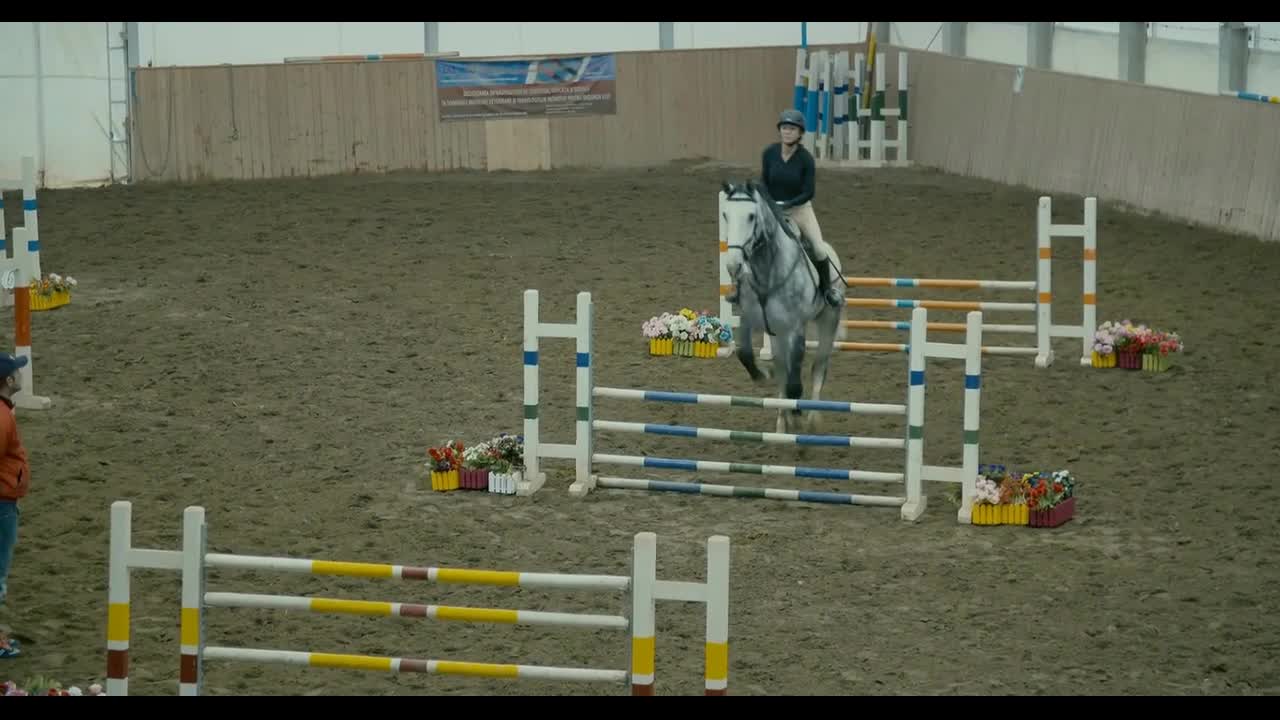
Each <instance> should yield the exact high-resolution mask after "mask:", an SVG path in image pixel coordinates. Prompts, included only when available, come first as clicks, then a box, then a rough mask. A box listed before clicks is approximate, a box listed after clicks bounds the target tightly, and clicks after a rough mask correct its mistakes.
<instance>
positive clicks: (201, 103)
mask: <svg viewBox="0 0 1280 720" xmlns="http://www.w3.org/2000/svg"><path fill="white" fill-rule="evenodd" d="M838 49H853V50H861V49H862V47H861V45H857V44H853V45H848V46H840V48H838ZM885 50H886V52H888V53H890V58H889V60H890V62H889V63H888V64H887V65H888V67H887V70H889V72H888V73H887V76H888V77H889V79H890V82H891V83H892V82H893V81H894V80H895V79H896V77H897V74H896V71H895V68H896V49H895V48H891V47H890V48H885ZM434 68H435V65H434V63H433V62H431V61H402V62H381V63H341V64H336V63H335V64H315V65H303V64H298V65H263V66H221V67H193V68H148V69H142V70H139V72H138V82H137V105H136V108H135V113H134V121H135V125H134V129H133V130H134V143H133V149H134V150H133V152H134V155H133V169H134V175H135V177H136V178H137V179H138V180H139V181H144V182H145V181H148V180H161V181H173V180H179V181H188V180H199V179H227V178H230V179H252V178H274V177H294V176H314V175H326V174H334V173H355V172H368V173H379V172H386V171H393V170H410V169H412V170H422V171H447V170H457V169H470V170H547V169H555V168H566V167H636V166H643V165H660V164H664V163H667V162H670V161H673V160H685V159H709V160H717V161H724V162H735V163H736V162H745V163H754V162H756V160H757V158H758V153H759V152H760V148H761V147H762V146H763V145H764V144H765V143H767V142H769V141H770V140H771V139H773V138H774V137H776V135H775V131H774V118H775V117H776V114H777V113H778V111H779V110H781V109H782V108H784V107H787V106H789V105H790V104H791V102H792V100H791V95H792V89H791V87H792V83H793V81H794V72H795V48H790V47H777V48H734V49H723V50H680V51H666V52H637V53H619V54H618V55H617V70H618V80H617V114H616V115H610V116H586V117H574V118H555V119H545V118H544V119H528V120H492V121H484V120H476V121H458V122H450V123H440V122H439V121H438V120H437V109H436V107H437V101H436V94H435V73H434ZM1015 71H1016V68H1014V67H1012V66H1009V65H1002V64H998V63H991V62H984V61H980V60H972V59H967V58H955V57H950V56H946V55H941V54H938V53H930V52H923V51H911V53H910V83H911V115H910V120H911V131H910V132H911V139H910V140H911V142H910V144H911V155H912V160H913V161H914V162H915V163H916V164H917V165H921V166H926V167H934V168H939V169H942V170H945V171H948V172H952V173H957V174H961V175H971V176H977V177H982V178H986V179H990V180H994V181H998V182H1002V183H1010V184H1020V185H1026V186H1029V187H1032V188H1035V189H1037V190H1039V191H1042V192H1050V193H1072V194H1076V195H1096V196H1098V197H1099V198H1100V199H1102V200H1103V201H1104V202H1118V203H1123V204H1127V205H1130V206H1132V207H1135V208H1139V209H1144V210H1149V211H1155V212H1160V213H1164V214H1167V215H1169V216H1171V217H1176V218H1182V219H1185V220H1189V221H1192V222H1198V223H1203V224H1205V225H1209V226H1214V227H1225V228H1228V229H1232V230H1236V231H1240V232H1243V233H1247V234H1250V235H1254V236H1257V237H1261V238H1265V239H1270V240H1280V107H1276V106H1274V105H1264V104H1261V103H1248V102H1244V101H1241V100H1236V99H1234V98H1222V97H1216V96H1211V95H1201V94H1195V93H1188V92H1182V91H1178V90H1168V89H1164V88H1156V87H1150V86H1145V85H1134V84H1131V83H1124V82H1118V81H1113V80H1103V79H1099V78H1090V77H1082V76H1075V75H1065V74H1061V73H1055V72H1051V71H1042V70H1032V69H1027V70H1026V71H1025V79H1024V82H1023V84H1022V88H1021V91H1020V92H1014V88H1013V86H1014V74H1015ZM890 90H891V92H890V93H889V99H890V105H891V106H892V105H893V104H895V102H894V101H895V94H896V93H894V92H892V90H894V88H890Z"/></svg>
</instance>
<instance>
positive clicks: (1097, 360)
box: [1093, 352, 1116, 368]
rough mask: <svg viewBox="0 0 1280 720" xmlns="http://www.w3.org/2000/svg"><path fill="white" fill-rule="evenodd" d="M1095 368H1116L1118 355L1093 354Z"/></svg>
mask: <svg viewBox="0 0 1280 720" xmlns="http://www.w3.org/2000/svg"><path fill="white" fill-rule="evenodd" d="M1093 366H1094V367H1096V368H1113V367H1115V366H1116V354H1115V353H1107V354H1106V355H1103V354H1101V353H1098V352H1094V353H1093Z"/></svg>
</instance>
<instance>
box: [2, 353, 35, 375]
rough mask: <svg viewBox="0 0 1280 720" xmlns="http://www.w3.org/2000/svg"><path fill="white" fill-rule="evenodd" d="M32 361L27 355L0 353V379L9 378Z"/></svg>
mask: <svg viewBox="0 0 1280 720" xmlns="http://www.w3.org/2000/svg"><path fill="white" fill-rule="evenodd" d="M30 361H31V358H28V357H27V356H26V355H11V354H9V353H0V377H9V376H10V375H12V374H14V373H15V372H17V371H18V370H19V369H21V368H24V367H26V366H27V363H28V362H30Z"/></svg>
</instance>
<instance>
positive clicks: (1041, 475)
mask: <svg viewBox="0 0 1280 720" xmlns="http://www.w3.org/2000/svg"><path fill="white" fill-rule="evenodd" d="M978 470H979V475H978V480H977V483H976V485H977V487H976V490H977V493H976V495H975V497H974V502H973V515H972V517H971V520H970V521H971V522H972V523H973V524H974V525H1027V526H1030V527H1057V526H1059V525H1061V524H1063V523H1065V522H1066V521H1068V520H1070V519H1071V518H1072V517H1073V516H1074V515H1075V507H1076V502H1075V479H1074V478H1072V477H1071V473H1070V471H1067V470H1058V471H1056V472H1046V471H1036V472H1028V473H1009V472H1007V471H1006V469H1005V466H1003V465H982V466H980V467H979V468H978Z"/></svg>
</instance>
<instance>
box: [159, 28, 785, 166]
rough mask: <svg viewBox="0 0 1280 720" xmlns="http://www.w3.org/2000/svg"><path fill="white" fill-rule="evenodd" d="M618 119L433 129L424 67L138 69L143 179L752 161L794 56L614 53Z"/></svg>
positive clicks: (780, 104)
mask: <svg viewBox="0 0 1280 720" xmlns="http://www.w3.org/2000/svg"><path fill="white" fill-rule="evenodd" d="M617 69H618V81H617V114H615V115H596V116H583V117H572V118H556V119H554V120H551V119H545V118H543V119H538V118H531V119H516V120H474V121H454V122H448V123H442V122H440V121H439V120H438V119H437V101H436V93H435V82H436V79H435V64H434V62H431V61H421V62H419V61H399V62H380V63H324V64H309V65H304V64H291V65H244V66H221V67H187V68H146V69H140V70H139V72H138V82H137V87H138V90H137V97H138V99H137V102H136V106H135V110H134V116H135V126H134V175H135V177H136V178H137V179H138V180H139V181H147V180H183V181H185V180H198V179H225V178H231V179H251V178H272V177H293V176H310V175H327V174H333V173H352V172H386V171H391V170H408V169H414V170H424V171H440V170H455V169H471V170H548V169H552V168H562V167H632V166H641V165H657V164H662V163H666V162H669V161H672V160H681V159H690V158H709V159H721V160H737V161H751V160H754V159H755V157H756V156H757V155H758V154H759V152H760V147H761V146H762V144H763V143H765V142H768V140H769V139H770V138H772V137H774V130H773V123H774V118H775V117H776V116H777V113H778V112H779V111H780V110H782V109H783V108H784V107H787V106H788V105H789V104H790V103H791V84H792V82H793V80H794V77H793V76H794V72H795V50H794V49H793V48H750V49H736V50H686V51H674V52H645V53H619V54H618V55H617Z"/></svg>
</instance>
